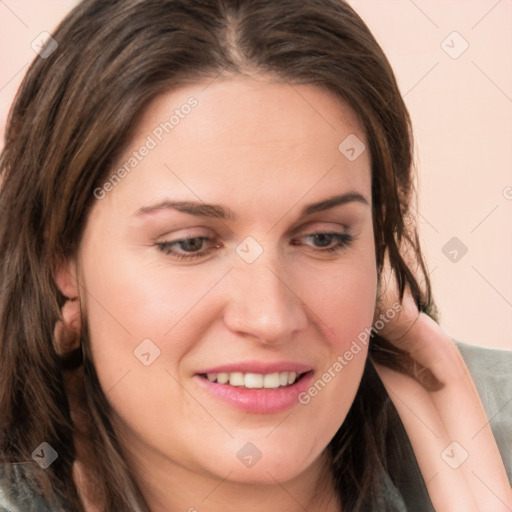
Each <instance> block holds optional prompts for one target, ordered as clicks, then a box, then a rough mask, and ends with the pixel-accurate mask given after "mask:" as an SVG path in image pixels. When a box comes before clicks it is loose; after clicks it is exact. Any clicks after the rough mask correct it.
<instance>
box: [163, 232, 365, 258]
mask: <svg viewBox="0 0 512 512" xmlns="http://www.w3.org/2000/svg"><path fill="white" fill-rule="evenodd" d="M319 235H325V236H327V237H333V238H335V239H337V240H338V242H337V243H336V245H335V246H334V247H328V248H327V249H318V252H320V253H329V254H333V253H337V252H340V251H342V250H343V249H346V248H347V247H348V246H349V245H350V244H351V243H352V242H353V241H354V238H355V237H354V236H353V235H351V234H349V233H337V232H331V231H315V232H313V233H306V234H304V235H302V237H301V238H305V237H315V236H319ZM191 240H201V241H202V242H204V241H207V240H210V238H208V237H206V236H193V237H190V238H181V239H178V240H173V241H172V242H159V243H157V244H156V246H157V247H158V249H159V250H160V251H162V252H163V253H164V254H166V255H169V256H173V257H174V258H176V259H177V260H180V261H184V260H186V261H190V260H195V259H199V258H202V257H204V256H206V255H207V254H209V253H210V252H211V251H212V250H213V249H218V248H220V247H221V245H220V244H219V243H216V244H215V245H214V246H213V247H211V248H210V249H209V250H208V251H207V252H206V253H201V252H196V253H188V254H187V253H185V254H183V253H181V254H180V253H175V252H173V251H172V247H174V246H177V245H179V244H183V243H185V242H190V241H191ZM294 242H295V241H294ZM293 245H301V244H299V243H293Z"/></svg>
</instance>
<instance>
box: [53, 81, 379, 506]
mask: <svg viewBox="0 0 512 512" xmlns="http://www.w3.org/2000/svg"><path fill="white" fill-rule="evenodd" d="M190 96H194V97H195V98H197V100H198V106H197V107H196V108H195V110H194V111H192V113H191V114H189V115H188V117H187V118H185V119H183V120H182V121H181V122H180V124H179V125H178V126H176V127H175V129H174V130H173V131H172V133H171V134H170V135H168V136H167V137H166V138H165V139H164V140H162V141H161V142H160V143H159V144H158V145H157V147H156V148H154V149H152V150H151V152H150V153H149V154H148V155H147V156H146V157H145V158H144V159H143V160H142V161H141V162H140V163H139V164H138V165H137V167H136V170H134V171H133V172H131V173H130V174H129V175H128V176H127V177H126V178H125V179H124V180H122V181H121V182H120V183H119V184H118V185H117V186H116V187H115V188H114V189H113V190H111V191H110V192H108V194H106V197H105V198H104V199H101V200H98V201H96V203H95V204H94V206H93V209H92V211H91V214H90V217H89V219H88V222H87V226H86V230H85V233H84V236H83V240H82V242H81V245H80V248H79V252H78V256H77V258H76V259H75V260H73V261H70V262H68V265H67V268H65V270H63V272H62V276H63V277H62V278H61V279H60V285H61V289H62V290H63V291H64V292H65V294H66V295H67V296H69V297H71V296H73V295H75V296H79V298H80V300H79V304H80V306H81V308H82V310H83V312H85V314H86V317H87V321H88V327H89V330H90V343H91V352H92V357H93V361H94V365H95V368H96V371H97V374H98V377H99V380H100V383H101V386H102V388H103V390H104V392H105V393H106V396H107V398H108V400H109V402H110V403H111V405H112V407H113V409H114V411H115V428H116V430H117V432H118V433H119V435H120V437H121V439H122V442H123V446H124V452H125V456H126V457H127V459H128V460H129V461H130V463H131V464H132V466H133V467H134V468H135V469H136V471H137V472H138V474H139V475H140V479H141V483H142V488H143V492H144V495H145V498H146V499H147V502H148V504H149V505H150V508H151V510H152V511H160V510H162V511H163V510H170V509H172V510H188V509H189V508H190V507H197V509H198V510H201V511H203V510H211V511H214V510H223V511H231V510H240V509H244V510H247V497H248V496H250V497H251V499H250V503H251V509H250V510H251V511H254V512H257V511H258V510H278V509H280V510H285V511H295V510H302V507H307V508H308V510H323V511H325V510H339V505H338V504H337V503H336V500H335V499H334V498H333V493H332V488H331V485H330V475H329V474H328V472H326V469H325V466H324V462H325V457H324V455H323V454H324V450H325V447H326V445H327V444H328V442H329V441H330V440H331V438H332V437H333V436H334V434H335V432H336V431H337V430H338V428H339V427H340V425H341V424H342V422H343V420H344V418H345V416H346V414H347V412H348V409H349V408H350V405H351V404H352V401H353V399H354V396H355V393H356V391H357V388H358V385H359V381H360V378H361V375H362V371H363V367H364V363H365V360H366V348H365V347H363V348H362V350H361V351H360V352H359V353H358V354H357V356H356V357H354V359H353V360H352V361H351V362H350V364H348V365H347V366H346V367H345V368H344V369H343V371H342V372H340V373H339V374H338V375H337V376H336V378H334V379H332V381H331V382H330V383H329V385H328V386H326V387H325V388H324V389H323V390H322V391H321V392H320V393H319V394H318V395H317V396H316V397H314V398H313V399H312V400H311V401H310V403H309V404H307V405H303V404H300V403H297V404H295V405H293V407H292V408H290V409H288V410H286V411H284V412H279V413H272V414H256V413H248V412H242V411H239V410H236V409H234V408H232V407H231V406H230V405H227V404H225V403H223V402H221V401H219V399H218V398H216V397H214V396H212V395H211V394H210V393H208V392H207V391H205V390H204V389H203V387H202V386H200V385H199V384H198V382H197V377H195V374H196V372H197V371H199V370H200V369H202V368H208V367H210V368H211V367H214V366H217V365H220V364H225V363H231V362H240V361H261V362H265V363H268V362H276V361H293V362H299V363H304V364H307V365H310V366H311V367H312V368H313V371H314V380H316V379H318V378H319V377H320V376H321V375H322V374H323V373H324V372H325V371H326V370H327V369H328V368H329V367H330V366H332V364H333V363H334V362H335V361H336V359H337V357H338V355H340V354H343V353H344V352H346V350H347V349H348V348H349V347H350V344H351V343H352V341H353V340H354V339H356V337H357V335H358V334H359V333H361V332H362V331H364V329H365V328H369V327H370V326H371V324H372V321H373V316H374V311H375V300H376V286H377V276H376V262H375V248H374V238H373V224H372V215H371V178H370V158H369V154H368V152H366V151H364V152H363V153H362V154H361V155H360V156H359V158H357V159H356V160H355V161H352V162H351V161H349V160H348V159H347V158H346V157H345V156H344V155H343V154H342V153H341V152H340V151H339V150H338V146H339V144H340V143H341V142H342V141H343V140H344V139H345V138H346V137H347V136H348V135H350V134H355V135H356V136H357V137H358V138H359V139H360V140H361V141H363V142H365V141H366V139H365V134H364V132H363V131H362V129H361V127H360V125H359V122H358V120H357V117H356V116H355V114H354V112H353V111H352V110H351V109H350V108H349V107H348V106H347V105H345V104H343V103H342V102H341V101H340V100H338V99H336V98H334V97H332V96H331V95H329V94H328V93H326V92H324V91H322V90H320V89H317V88H314V87H312V86H306V85H301V86H294V87H293V88H292V87H291V86H289V85H288V84H282V83H273V82H270V81H269V80H261V79H259V80H255V79H247V78H237V79H218V80H216V81H215V82H213V83H212V84H210V85H209V86H208V87H206V88H205V84H196V85H194V86H190V87H186V88H184V89H181V90H179V91H174V92H172V93H169V94H165V95H163V96H161V97H159V98H157V99H156V100H155V101H154V102H153V103H152V104H151V105H150V106H149V107H148V109H147V111H146V112H145V115H144V116H143V118H142V120H141V121H140V124H139V125H138V127H137V132H136V134H135V136H134V138H133V140H132V141H131V143H130V144H129V147H128V148H127V149H126V151H125V154H123V155H122V157H121V158H120V163H121V162H124V161H125V160H127V159H128V158H129V156H130V155H131V154H132V153H133V151H135V150H137V149H138V148H140V147H141V146H142V145H143V144H144V142H145V141H146V139H147V137H148V135H150V134H151V133H152V131H153V130H154V128H155V127H156V126H158V125H159V123H161V122H162V121H164V120H165V119H166V118H168V114H166V113H167V112H171V111H172V110H173V109H175V108H177V107H179V106H180V105H182V104H183V103H185V101H186V100H187V98H189V97H190ZM349 192H351V193H357V194H359V195H360V196H362V198H364V200H365V202H366V204H364V203H363V202H361V201H350V202H348V203H346V204H343V205H338V206H336V207H332V208H329V209H326V210H323V211H319V212H316V213H313V214H310V215H307V216H301V210H302V209H303V208H304V207H305V206H306V205H309V204H312V203H318V202H320V201H324V200H326V199H329V198H332V197H333V196H337V195H340V194H345V193H349ZM165 199H172V200H173V201H174V200H178V201H200V202H205V203H209V204H218V205H222V206H223V207H224V208H229V209H230V210H231V211H232V212H233V214H234V216H235V217H236V218H234V219H218V218H211V217H198V216H193V215H190V214H186V213H183V212H178V211H176V210H174V209H170V208H162V209H159V210H157V211H152V212H151V213H148V214H144V215H137V214H136V212H138V211H139V210H140V209H141V208H143V207H147V206H148V205H155V204H159V203H160V202H161V201H163V200H165ZM319 231H320V232H322V231H324V232H328V233H336V234H337V236H336V235H335V236H330V238H328V240H327V242H328V247H336V246H337V244H338V242H339V240H340V238H339V236H340V235H342V234H344V233H345V234H347V233H348V234H349V235H351V236H352V237H353V240H352V241H351V242H350V243H347V244H346V245H345V246H341V247H338V250H337V251H333V252H326V250H325V247H324V246H323V245H322V243H321V242H320V243H319V242H318V238H315V237H314V236H311V235H312V234H314V233H318V232H319ZM247 236H251V237H253V238H254V239H255V240H256V241H257V242H258V244H259V245H260V247H261V248H262V249H263V252H262V254H261V255H260V256H259V257H258V258H257V259H256V260H255V261H254V262H253V263H250V264H249V263H247V262H246V261H244V260H243V259H242V258H241V257H240V256H239V254H238V253H237V252H236V248H237V246H239V244H241V243H242V242H243V241H244V239H245V238H246V237H247ZM185 237H208V238H211V240H212V241H214V242H215V243H217V244H218V246H216V247H214V244H213V243H211V244H209V245H208V244H207V245H206V246H203V247H204V248H201V250H202V254H203V256H202V257H200V258H198V259H195V260H192V261H189V260H187V261H180V260H178V259H177V258H176V257H175V256H174V255H173V254H166V253H165V252H163V251H162V250H161V247H159V246H158V244H159V243H161V242H172V241H176V240H179V239H183V238H185ZM324 242H325V240H324ZM173 250H174V251H175V252H178V253H183V246H176V245H175V246H174V248H173ZM66 276H67V277H66ZM333 283H336V286H333ZM147 338H149V339H151V340H152V342H153V343H154V344H155V345H156V346H158V348H159V350H160V357H158V358H157V359H156V360H155V361H154V362H153V363H152V364H151V366H148V367H146V366H144V365H143V364H141V363H140V362H139V361H138V360H137V359H136V358H135V357H134V354H133V351H134V349H135V348H136V347H137V346H138V345H139V344H140V343H141V341H142V340H144V339H147ZM248 442H251V443H253V444H254V445H255V446H256V447H257V448H258V450H259V451H260V452H261V453H262V458H261V460H260V461H259V462H258V463H257V464H256V465H254V466H253V467H251V468H247V467H245V466H244V465H243V464H242V463H241V462H240V460H239V459H238V458H237V456H236V454H237V452H238V451H239V450H240V449H241V448H242V447H243V446H244V445H245V444H246V443H248ZM320 482H321V483H322V485H324V486H325V485H326V487H327V490H326V489H325V488H322V496H323V497H324V500H318V498H315V491H316V490H317V489H318V488H319V485H320ZM219 483H220V485H219ZM203 498H204V501H201V500H203Z"/></svg>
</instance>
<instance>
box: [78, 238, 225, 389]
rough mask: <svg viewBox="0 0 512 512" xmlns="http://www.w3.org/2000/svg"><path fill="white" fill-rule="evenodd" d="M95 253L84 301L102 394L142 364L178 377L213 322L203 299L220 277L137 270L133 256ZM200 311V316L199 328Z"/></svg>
mask: <svg viewBox="0 0 512 512" xmlns="http://www.w3.org/2000/svg"><path fill="white" fill-rule="evenodd" d="M91 251H92V252H91V255H94V257H89V258H87V257H85V258H84V259H83V263H84V264H83V266H82V269H81V270H82V278H83V283H84V290H86V291H85V292H84V296H83V300H84V302H85V308H86V316H87V323H88V327H89V332H90V340H91V341H90V343H91V352H92V357H93V360H94V363H95V367H96V370H97V373H98V376H99V378H100V381H101V383H102V386H103V388H104V390H108V389H110V388H111V387H112V386H113V385H114V384H115V383H116V382H118V381H119V379H120V378H121V377H122V376H123V375H124V374H126V372H128V371H132V370H134V369H138V368H139V367H140V366H141V363H142V365H144V363H147V362H149V361H153V360H154V361H155V365H157V366H164V367H165V368H168V369H169V370H170V371H173V372H174V370H175V369H176V368H178V367H179V364H180V361H181V359H182V357H183V356H184V355H185V354H186V353H187V352H188V351H189V350H190V348H191V346H192V345H193V343H194V340H197V339H198V337H199V335H200V332H201V330H202V329H204V324H205V322H208V321H211V318H212V315H213V313H212V312H211V311H210V308H209V307H208V301H204V300H202V298H203V297H204V296H205V294H207V293H208V290H209V289H211V288H212V286H213V285H214V284H215V280H216V276H215V275H212V273H211V272H206V270H205V271H202V270H198V272H199V273H203V274H204V275H199V276H195V278H194V280H191V279H190V274H186V273H185V272H182V273H181V274H180V273H179V272H173V273H172V275H171V273H170V271H169V269H168V268H166V267H163V266H161V265H160V266H159V265H158V264H156V263H152V262H149V263H146V264H144V265H136V264H134V259H133V257H130V256H129V255H128V256H126V255H122V254H117V253H116V252H112V253H105V251H101V252H100V251H95V250H94V246H93V247H92V249H91ZM196 310H197V311H199V310H200V311H201V317H200V320H201V322H198V321H197V320H198V319H197V318H196V316H197V315H195V313H196ZM191 317H194V318H195V321H192V322H191V321H190V318H191ZM147 340H150V341H151V343H149V342H148V341H147ZM148 352H149V353H150V355H149V356H144V357H143V358H142V361H141V355H142V354H147V353H148ZM148 359H149V361H148Z"/></svg>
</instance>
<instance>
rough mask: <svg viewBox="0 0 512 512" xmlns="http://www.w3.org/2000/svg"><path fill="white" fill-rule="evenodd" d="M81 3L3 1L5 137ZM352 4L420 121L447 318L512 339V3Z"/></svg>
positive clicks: (426, 204) (425, 186) (431, 244)
mask: <svg viewBox="0 0 512 512" xmlns="http://www.w3.org/2000/svg"><path fill="white" fill-rule="evenodd" d="M76 3H77V2H76V1H75V0H45V1H44V2H41V1H40V0H0V132H1V134H2V136H3V129H4V125H5V121H6V118H7V113H8V110H9V108H10V105H11V103H12V100H13V97H14V95H15V93H16V90H17V88H18V86H19V84H20V81H21V80H22V78H23V75H24V73H25V71H26V69H27V66H28V64H29V63H30V62H31V60H32V59H34V57H35V56H36V54H35V52H34V50H32V48H31V43H32V41H33V40H34V39H35V38H36V37H37V36H38V35H39V34H40V33H41V32H43V31H48V32H51V31H52V29H53V28H54V27H55V26H56V25H57V23H58V22H59V20H60V19H61V18H62V17H63V16H64V15H65V14H66V12H68V11H69V10H70V9H71V8H72V7H73V6H74V5H76ZM350 4H351V5H353V7H354V8H355V9H356V10H357V11H358V13H359V14H360V15H361V17H362V18H363V19H364V20H365V21H366V23H367V24H368V26H369V27H370V29H371V30H372V31H373V33H374V34H375V36H376V38H377V40H378V41H379V42H380V44H381V45H382V47H383V48H384V51H385V52H386V54H387V55H388V58H389V60H390V62H391V64H392V66H393V68H394V70H395V72H396V75H397V78H398V82H399V85H400V88H401V90H402V94H403V95H404V96H405V101H406V103H407V106H408V108H409V110H410V113H411V116H412V119H413V124H414V129H415V135H416V143H417V166H418V170H419V191H420V201H419V207H418V211H419V216H420V226H421V238H422V240H423V245H424V250H425V252H426V255H427V259H428V265H429V270H430V273H431V278H432V281H433V286H434V291H435V296H436V300H437V302H438V304H439V307H440V309H441V313H442V318H441V323H442V324H443V326H444V327H445V328H446V330H447V331H448V332H449V333H450V334H451V335H452V336H453V337H454V338H456V339H458V340H461V341H465V342H468V343H473V344H477V345H485V346H490V347H496V348H508V349H512V229H511V228H512V37H511V36H510V30H511V27H512V2H511V1H510V0H501V1H497V0H443V1H441V0H414V1H413V0H351V1H350ZM454 32H457V33H458V34H454ZM466 46H467V49H466V50H465V51H464V52H462V50H463V49H464V48H465V47H466ZM459 54H460V55H459ZM454 57H456V58H454ZM453 237H456V238H457V239H458V240H456V241H455V244H456V245H454V246H450V245H449V246H447V247H446V248H445V249H444V252H443V247H445V244H446V243H447V242H448V241H449V240H450V239H452V238H453ZM461 243H462V244H464V245H465V246H466V247H467V249H468V251H467V253H466V254H465V255H464V256H462V257H461V256H460V254H461V251H460V248H457V246H458V247H461V245H460V244H461ZM454 250H456V251H458V252H457V254H456V255H455V253H454V252H453V251H454ZM445 253H446V254H447V255H445ZM450 253H451V254H450ZM450 258H452V259H454V258H456V259H457V261H456V262H453V261H451V260H450Z"/></svg>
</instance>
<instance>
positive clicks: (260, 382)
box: [206, 372, 300, 389]
mask: <svg viewBox="0 0 512 512" xmlns="http://www.w3.org/2000/svg"><path fill="white" fill-rule="evenodd" d="M299 376H300V375H298V374H297V373H296V372H275V373H268V374H266V375H263V374H262V373H242V372H232V373H207V374H206V378H207V379H208V380H209V381H210V382H217V383H219V384H228V383H229V385H230V386H237V387H242V386H243V387H246V388H248V389H276V388H278V387H284V386H289V385H291V384H293V383H295V382H296V380H297V377H299Z"/></svg>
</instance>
